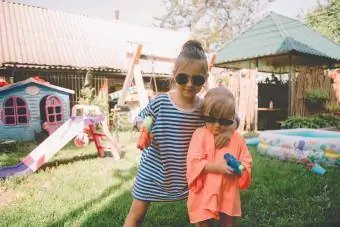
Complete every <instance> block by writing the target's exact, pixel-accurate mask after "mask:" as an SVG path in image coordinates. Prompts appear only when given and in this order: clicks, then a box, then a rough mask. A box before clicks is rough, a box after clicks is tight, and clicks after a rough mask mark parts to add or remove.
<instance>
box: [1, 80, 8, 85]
mask: <svg viewBox="0 0 340 227" xmlns="http://www.w3.org/2000/svg"><path fill="white" fill-rule="evenodd" d="M6 85H8V82H7V81H6V80H4V79H0V87H3V86H6Z"/></svg>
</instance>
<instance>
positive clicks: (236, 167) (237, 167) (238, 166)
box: [224, 153, 244, 174]
mask: <svg viewBox="0 0 340 227" xmlns="http://www.w3.org/2000/svg"><path fill="white" fill-rule="evenodd" d="M224 159H225V160H226V161H227V165H228V166H230V167H231V168H232V169H233V171H234V173H237V174H241V173H243V171H244V166H243V165H242V163H241V162H240V161H239V160H237V159H236V158H235V157H234V156H233V155H232V154H230V153H226V154H225V155H224Z"/></svg>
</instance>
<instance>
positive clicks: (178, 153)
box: [132, 94, 203, 201]
mask: <svg viewBox="0 0 340 227" xmlns="http://www.w3.org/2000/svg"><path fill="white" fill-rule="evenodd" d="M198 103H200V102H198ZM148 115H149V116H152V117H153V118H154V120H155V123H154V125H153V128H152V133H153V135H154V139H153V141H152V143H151V146H150V147H149V148H146V149H145V150H144V151H143V154H142V157H141V162H140V167H139V170H138V173H137V177H136V180H135V184H134V187H133V189H132V194H133V196H134V198H136V199H138V200H143V201H173V200H180V199H185V198H187V194H188V188H187V183H186V178H185V174H186V157H187V151H188V147H189V143H190V139H191V136H192V134H193V132H194V131H195V129H196V128H198V127H200V126H202V125H203V121H202V120H201V119H200V106H199V105H198V106H197V107H196V108H195V109H192V110H183V109H180V108H179V107H176V106H175V105H174V104H173V103H172V101H171V99H170V97H169V94H162V95H159V96H158V97H156V98H155V99H153V100H152V101H151V102H150V103H149V104H148V106H147V107H146V108H145V109H144V110H143V111H142V112H141V113H140V114H139V116H140V117H142V118H145V117H146V116H148Z"/></svg>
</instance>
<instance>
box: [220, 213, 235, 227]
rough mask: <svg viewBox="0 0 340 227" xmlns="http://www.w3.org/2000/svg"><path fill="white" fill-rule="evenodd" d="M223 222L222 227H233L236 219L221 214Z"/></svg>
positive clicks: (221, 222)
mask: <svg viewBox="0 0 340 227" xmlns="http://www.w3.org/2000/svg"><path fill="white" fill-rule="evenodd" d="M220 217H221V221H220V226H221V227H233V226H234V221H235V218H234V217H231V216H229V215H226V214H224V213H220Z"/></svg>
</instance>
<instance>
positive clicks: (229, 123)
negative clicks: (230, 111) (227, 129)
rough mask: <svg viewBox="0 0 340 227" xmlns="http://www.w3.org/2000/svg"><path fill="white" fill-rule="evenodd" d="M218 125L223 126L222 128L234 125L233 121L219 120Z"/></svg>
mask: <svg viewBox="0 0 340 227" xmlns="http://www.w3.org/2000/svg"><path fill="white" fill-rule="evenodd" d="M218 123H219V124H220V125H224V126H230V125H232V124H234V120H230V119H219V120H218Z"/></svg>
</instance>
